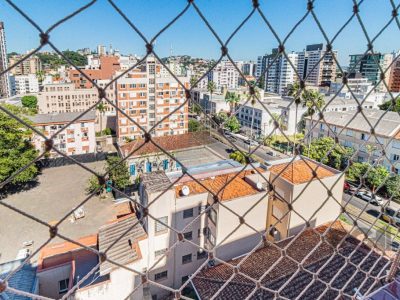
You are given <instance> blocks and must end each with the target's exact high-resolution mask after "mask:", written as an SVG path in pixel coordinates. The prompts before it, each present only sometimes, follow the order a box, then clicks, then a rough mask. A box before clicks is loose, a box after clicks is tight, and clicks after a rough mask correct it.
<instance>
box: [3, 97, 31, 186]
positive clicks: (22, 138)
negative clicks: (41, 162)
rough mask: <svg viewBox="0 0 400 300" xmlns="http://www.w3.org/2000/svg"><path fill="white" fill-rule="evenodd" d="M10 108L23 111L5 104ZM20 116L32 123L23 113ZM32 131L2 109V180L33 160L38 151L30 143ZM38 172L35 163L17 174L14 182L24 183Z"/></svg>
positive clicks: (14, 110) (14, 111)
mask: <svg viewBox="0 0 400 300" xmlns="http://www.w3.org/2000/svg"><path fill="white" fill-rule="evenodd" d="M5 107H6V108H7V109H8V110H10V111H13V113H15V114H17V115H18V114H19V113H17V112H21V111H23V110H22V109H19V108H14V109H11V107H12V106H11V105H7V106H5ZM19 117H21V118H22V119H24V121H25V122H27V123H31V122H30V121H29V120H28V119H26V118H25V117H24V116H23V115H21V114H19ZM31 135H32V132H31V130H29V129H28V128H26V127H25V126H24V125H22V124H21V123H20V122H18V121H17V120H15V119H14V118H11V117H10V116H8V115H7V114H5V113H4V112H2V111H0V182H3V181H4V180H6V179H7V178H9V177H10V176H11V175H12V174H14V173H15V172H17V171H18V170H19V169H21V168H22V167H24V166H25V165H27V164H29V163H30V162H31V161H33V160H34V159H35V158H36V157H37V155H38V153H37V151H36V150H35V148H34V147H33V145H32V144H31V143H30V140H29V139H30V138H31ZM37 174H38V169H37V167H36V166H35V164H33V165H31V166H29V167H28V168H26V169H25V170H24V171H22V172H21V173H19V174H18V175H17V176H15V177H14V178H13V179H12V181H11V183H12V184H16V185H19V184H24V183H26V182H29V181H31V180H33V179H34V178H35V177H36V175H37Z"/></svg>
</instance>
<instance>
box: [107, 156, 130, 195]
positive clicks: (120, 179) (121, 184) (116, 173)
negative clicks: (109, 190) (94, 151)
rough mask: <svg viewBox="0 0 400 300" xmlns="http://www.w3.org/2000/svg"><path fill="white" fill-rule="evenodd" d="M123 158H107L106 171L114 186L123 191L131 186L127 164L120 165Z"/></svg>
mask: <svg viewBox="0 0 400 300" xmlns="http://www.w3.org/2000/svg"><path fill="white" fill-rule="evenodd" d="M120 161H121V158H119V157H117V156H109V157H107V165H106V171H107V172H110V173H109V178H110V179H111V181H112V184H113V186H114V187H116V188H117V189H123V188H125V187H127V186H128V185H130V184H131V181H130V175H129V170H128V166H127V164H126V162H125V161H124V162H122V163H120Z"/></svg>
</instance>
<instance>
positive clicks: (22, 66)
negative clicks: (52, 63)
mask: <svg viewBox="0 0 400 300" xmlns="http://www.w3.org/2000/svg"><path fill="white" fill-rule="evenodd" d="M26 55H27V54H23V55H13V56H11V57H10V58H9V59H8V61H9V63H10V65H13V64H15V63H17V62H18V61H20V60H22V59H23V58H24V56H26ZM41 70H42V62H41V61H40V59H39V57H37V56H36V55H32V56H31V57H29V58H27V59H25V60H24V61H22V62H21V63H19V64H18V65H16V66H15V67H14V68H12V69H11V70H10V73H11V74H12V75H16V76H18V75H29V74H36V73H37V72H38V71H41Z"/></svg>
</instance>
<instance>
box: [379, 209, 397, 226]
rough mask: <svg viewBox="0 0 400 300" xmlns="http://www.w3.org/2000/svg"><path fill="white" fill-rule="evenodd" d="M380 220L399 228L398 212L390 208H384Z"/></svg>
mask: <svg viewBox="0 0 400 300" xmlns="http://www.w3.org/2000/svg"><path fill="white" fill-rule="evenodd" d="M382 219H383V220H385V221H386V222H388V223H389V224H393V225H396V226H400V212H397V211H396V210H395V209H393V208H391V207H385V211H384V213H383V215H382Z"/></svg>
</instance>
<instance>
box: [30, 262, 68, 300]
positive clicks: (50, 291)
mask: <svg viewBox="0 0 400 300" xmlns="http://www.w3.org/2000/svg"><path fill="white" fill-rule="evenodd" d="M71 268H72V265H71V263H67V264H65V265H63V266H59V267H55V268H49V269H47V270H44V271H41V272H38V273H37V277H38V279H39V294H40V295H41V296H45V297H49V298H53V299H59V298H60V296H62V295H60V294H59V292H58V291H59V286H58V282H59V281H61V280H63V279H67V278H70V275H71ZM70 280H71V279H70Z"/></svg>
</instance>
